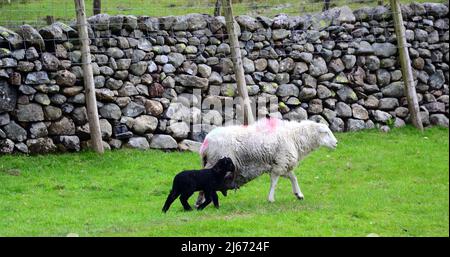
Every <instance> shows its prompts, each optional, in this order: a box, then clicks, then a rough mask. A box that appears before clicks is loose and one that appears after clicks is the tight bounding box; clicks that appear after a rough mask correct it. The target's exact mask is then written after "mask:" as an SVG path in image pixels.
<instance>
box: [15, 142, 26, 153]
mask: <svg viewBox="0 0 450 257" xmlns="http://www.w3.org/2000/svg"><path fill="white" fill-rule="evenodd" d="M15 147H16V149H17V150H18V151H19V152H21V153H28V146H27V145H26V144H25V143H17V144H16V145H15Z"/></svg>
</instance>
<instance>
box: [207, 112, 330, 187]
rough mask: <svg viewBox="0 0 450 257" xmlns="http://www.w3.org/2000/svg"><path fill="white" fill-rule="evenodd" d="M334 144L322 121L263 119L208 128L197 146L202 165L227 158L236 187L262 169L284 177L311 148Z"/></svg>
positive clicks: (254, 176)
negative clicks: (248, 123) (232, 163)
mask: <svg viewBox="0 0 450 257" xmlns="http://www.w3.org/2000/svg"><path fill="white" fill-rule="evenodd" d="M336 143H337V141H336V138H335V137H334V136H333V134H332V132H331V131H330V130H329V128H328V127H327V126H326V125H324V124H320V123H316V122H313V121H308V120H305V121H302V122H300V123H299V122H295V121H285V120H280V119H276V118H266V119H262V120H259V121H258V122H256V123H254V124H252V125H249V126H242V125H235V126H228V127H219V128H216V129H214V130H212V131H211V132H210V133H209V134H208V135H207V136H206V138H205V140H204V142H203V144H202V146H201V148H200V155H201V156H202V158H203V164H204V166H205V167H211V166H212V165H214V164H215V163H216V162H217V161H218V160H219V159H220V158H222V157H230V158H231V159H232V160H233V162H234V164H235V166H236V174H237V176H236V183H237V184H238V185H239V186H240V185H243V184H245V183H247V182H248V181H250V180H252V179H254V178H256V177H258V176H259V175H261V174H262V173H264V172H270V173H275V174H277V175H280V176H288V173H289V172H291V171H292V170H293V169H294V168H295V167H296V166H297V164H298V162H299V161H301V160H302V159H303V158H304V157H306V155H308V154H309V153H310V152H311V151H313V150H315V149H317V148H318V147H319V146H321V145H324V146H328V147H331V148H334V147H335V146H336Z"/></svg>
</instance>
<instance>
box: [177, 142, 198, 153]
mask: <svg viewBox="0 0 450 257" xmlns="http://www.w3.org/2000/svg"><path fill="white" fill-rule="evenodd" d="M201 145H202V143H200V142H196V141H193V140H189V139H184V140H182V141H181V142H180V143H178V149H180V150H181V151H191V152H195V153H198V152H199V151H200V147H201Z"/></svg>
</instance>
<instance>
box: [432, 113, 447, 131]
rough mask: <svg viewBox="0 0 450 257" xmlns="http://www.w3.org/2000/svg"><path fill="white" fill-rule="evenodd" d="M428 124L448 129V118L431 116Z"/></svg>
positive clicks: (440, 115)
mask: <svg viewBox="0 0 450 257" xmlns="http://www.w3.org/2000/svg"><path fill="white" fill-rule="evenodd" d="M430 123H431V124H432V125H436V126H442V127H446V128H448V118H447V117H446V116H445V115H444V114H431V115H430Z"/></svg>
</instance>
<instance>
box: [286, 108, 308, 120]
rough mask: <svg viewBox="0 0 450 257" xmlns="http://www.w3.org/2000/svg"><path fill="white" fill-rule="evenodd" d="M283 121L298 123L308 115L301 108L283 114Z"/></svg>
mask: <svg viewBox="0 0 450 257" xmlns="http://www.w3.org/2000/svg"><path fill="white" fill-rule="evenodd" d="M283 119H286V120H290V121H298V122H299V121H302V120H306V119H308V113H307V112H306V110H305V109H303V108H302V107H297V108H295V109H294V110H292V111H290V112H288V113H286V114H284V115H283Z"/></svg>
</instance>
